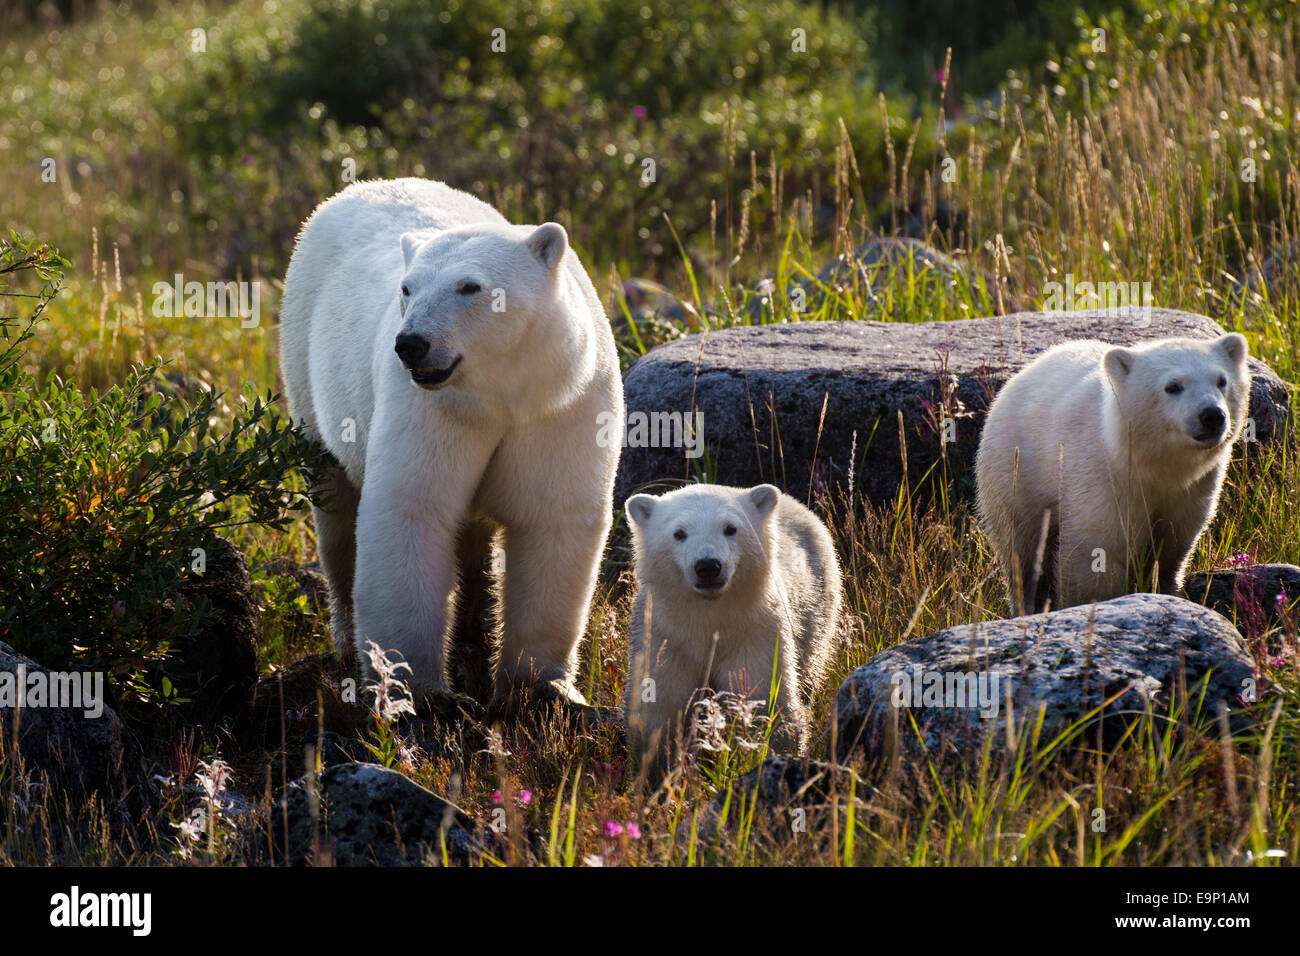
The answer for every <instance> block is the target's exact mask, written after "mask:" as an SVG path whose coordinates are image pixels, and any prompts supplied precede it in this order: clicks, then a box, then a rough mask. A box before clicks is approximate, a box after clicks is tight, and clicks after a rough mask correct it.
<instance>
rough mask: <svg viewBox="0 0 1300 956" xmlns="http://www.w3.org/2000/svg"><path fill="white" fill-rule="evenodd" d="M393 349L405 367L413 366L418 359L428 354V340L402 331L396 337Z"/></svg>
mask: <svg viewBox="0 0 1300 956" xmlns="http://www.w3.org/2000/svg"><path fill="white" fill-rule="evenodd" d="M393 351H394V352H396V353H397V357H398V358H399V359H401V360H402V364H403V365H405V366H406V367H407V368H415V367H416V365H417V363H418V362H419V361H420V359H422V358H424V357H425V356H426V355H428V354H429V340H428V339H426V338H423V337H421V336H419V335H413V334H411V333H410V332H403V333H402V334H401V335H399V336H398V337H397V344H396V345H395V346H393Z"/></svg>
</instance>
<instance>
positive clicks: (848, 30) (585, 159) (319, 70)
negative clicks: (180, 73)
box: [169, 0, 935, 268]
mask: <svg viewBox="0 0 1300 956" xmlns="http://www.w3.org/2000/svg"><path fill="white" fill-rule="evenodd" d="M244 12H245V11H243V10H242V9H237V10H236V11H234V12H233V13H232V15H231V16H230V17H228V18H227V19H226V20H225V21H223V22H222V23H221V24H219V25H217V26H214V27H213V28H212V30H211V31H210V37H209V52H208V53H206V54H204V55H203V56H202V57H197V58H195V71H194V72H193V74H192V76H191V78H190V80H189V82H188V83H185V84H183V85H182V87H181V89H180V90H179V92H176V93H174V94H170V95H169V103H170V106H169V111H170V112H169V115H170V121H171V124H172V125H173V126H174V127H175V129H176V131H177V135H178V136H179V137H180V143H181V148H182V150H183V152H184V153H185V154H186V155H187V156H192V157H205V158H206V161H208V162H209V163H210V164H211V166H212V171H211V173H212V174H211V175H210V176H208V177H207V179H206V185H205V192H206V193H207V196H206V197H205V198H204V199H203V200H201V201H202V202H203V203H204V204H205V209H204V210H202V212H203V214H204V215H205V217H208V218H211V219H213V220H214V221H220V222H224V221H226V218H227V217H226V216H225V215H224V212H225V206H226V204H227V201H226V200H224V199H221V198H219V194H220V191H221V190H222V189H224V188H226V187H225V186H223V185H221V184H223V183H226V182H229V189H230V190H231V199H230V200H229V203H230V204H231V205H242V204H244V203H246V202H247V190H246V189H245V188H243V187H242V186H241V185H240V183H241V179H242V173H241V169H243V168H244V167H248V168H251V169H256V167H257V165H258V161H257V158H256V157H258V156H271V155H275V156H279V157H282V158H285V157H287V160H283V161H288V162H292V163H294V165H295V166H301V167H302V168H303V169H305V170H313V171H315V173H316V174H317V175H319V171H320V170H322V169H324V170H326V172H327V173H328V172H329V171H330V167H331V166H333V168H334V169H338V168H339V164H340V163H341V161H342V160H344V159H351V160H353V161H354V162H355V163H356V176H357V177H358V178H382V177H387V176H393V175H412V174H413V175H428V176H431V177H433V178H437V179H442V180H446V181H448V182H451V183H453V184H455V185H457V186H461V187H462V188H465V189H469V190H470V191H472V192H475V193H476V194H478V195H480V196H482V197H483V198H484V199H486V200H488V201H490V202H494V203H496V204H497V205H498V206H500V207H501V208H502V211H503V212H505V213H506V214H507V215H509V216H512V217H516V218H518V219H525V220H530V221H536V220H540V219H546V218H567V219H568V220H569V221H571V222H573V223H580V224H581V235H582V236H583V237H584V243H585V248H584V251H586V252H587V253H589V254H590V255H592V256H594V257H607V256H621V257H623V263H621V265H626V264H627V263H629V262H630V263H631V264H632V267H633V268H636V267H637V266H638V265H639V264H640V262H642V261H643V260H646V259H648V260H652V261H653V260H659V261H660V262H664V261H673V260H675V259H676V258H677V249H676V243H675V241H674V239H673V238H672V236H671V233H670V232H669V230H668V229H667V227H666V225H665V223H664V216H665V215H667V216H669V217H670V218H671V220H672V222H673V224H674V225H675V226H676V228H677V231H678V234H679V235H680V236H681V237H682V239H683V241H684V242H685V243H686V244H687V245H692V244H694V243H704V242H707V241H708V239H709V234H710V229H711V225H712V223H713V222H715V221H717V222H724V223H725V222H726V217H727V214H728V212H732V213H736V212H737V211H738V210H739V209H740V208H741V206H742V203H743V202H745V201H746V200H745V199H744V195H743V194H744V193H749V198H748V202H750V203H752V204H753V209H752V211H753V212H754V213H755V214H757V213H760V212H763V211H765V210H767V209H769V208H770V207H771V204H772V200H773V198H774V197H773V195H772V194H773V192H774V190H773V186H772V184H771V183H770V182H769V181H768V180H769V170H770V168H771V166H772V163H771V160H772V159H773V158H775V165H776V167H778V168H779V169H780V173H781V177H782V188H781V192H782V194H783V196H784V197H787V198H788V197H796V196H804V195H809V196H811V197H812V198H813V199H814V202H816V203H818V204H819V207H820V206H829V203H830V199H831V197H833V196H834V195H835V190H836V172H835V168H836V152H837V150H838V149H839V148H840V146H841V143H842V141H843V139H844V134H845V132H847V138H848V141H849V142H850V143H851V144H852V146H853V148H854V149H855V150H857V152H858V154H859V156H867V155H872V156H878V157H880V158H882V159H883V157H884V154H885V140H886V126H885V124H884V122H883V120H882V116H881V110H880V105H879V102H878V98H877V94H876V92H875V78H874V75H873V73H874V71H873V63H874V60H873V54H872V48H871V40H872V32H871V27H870V21H869V19H868V18H866V17H865V16H855V17H850V16H847V15H845V14H843V13H841V12H839V11H838V10H836V9H833V8H823V7H822V6H820V5H813V4H806V3H801V2H798V0H777V2H773V3H768V2H760V0H725V2H712V0H709V2H705V0H696V2H690V3H680V2H671V0H645V2H644V3H638V4H634V5H627V4H605V3H601V2H597V0H524V2H512V0H475V2H465V0H449V2H448V3H445V4H429V3H427V2H425V0H392V2H386V3H376V2H372V0H287V2H285V3H283V4H281V5H280V7H279V8H278V10H277V11H276V12H275V13H274V14H271V15H265V14H260V13H259V15H258V16H256V17H253V18H250V17H248V16H245V15H244ZM498 29H500V30H504V31H505V33H504V37H503V39H504V43H505V47H504V49H503V50H494V49H493V40H494V31H496V30H498ZM796 31H802V32H801V33H799V34H796ZM796 46H798V47H799V49H795V47H796ZM343 64H346V68H342V65H343ZM890 112H891V114H893V116H894V117H895V119H894V120H892V121H891V122H890V123H889V124H888V127H887V135H888V138H889V139H891V140H892V141H893V144H894V147H895V149H896V152H897V153H898V154H899V155H900V156H901V155H903V154H904V152H906V148H907V141H908V139H909V137H910V136H911V135H912V134H913V125H912V122H911V114H912V113H913V107H912V105H911V104H910V103H905V104H893V105H891V110H890ZM902 117H905V118H906V120H904V119H902ZM841 120H842V121H843V124H844V130H843V131H842V130H841ZM934 149H935V147H934V124H933V123H929V122H926V123H923V124H922V126H921V129H920V135H919V139H918V142H917V144H916V146H915V148H914V150H913V156H914V162H915V166H916V168H928V167H929V166H930V165H932V159H933V156H934ZM751 152H752V153H753V154H754V162H753V164H752V166H751V159H750V154H751ZM646 160H653V161H654V163H655V166H656V168H655V175H654V181H653V182H647V181H646V180H645V178H644V176H643V173H644V171H645V163H646ZM861 165H862V172H863V182H862V192H863V195H862V197H861V198H860V199H859V205H858V209H859V210H860V211H863V212H866V211H868V209H875V208H877V207H878V206H879V205H880V203H881V201H882V197H884V196H886V195H887V193H888V191H889V177H888V172H887V165H886V164H885V163H883V162H865V161H864V162H863V163H862V164H861ZM319 185H320V188H321V189H322V190H326V191H328V190H331V189H337V188H338V187H339V186H341V185H342V181H341V179H340V177H339V176H338V175H335V176H333V178H332V179H326V180H325V181H324V182H322V183H320V184H319ZM235 197H238V198H237V199H236V198H235ZM715 202H717V206H716V208H715V207H714V205H713V204H714V203H715ZM728 203H730V205H731V208H730V209H728ZM290 218H292V217H290ZM734 218H736V219H739V218H740V217H739V215H738V214H737V215H735V217H734ZM724 228H725V226H724ZM629 235H630V236H631V237H632V245H633V248H632V250H630V251H629V249H628V245H629V243H628V241H627V240H628V237H629ZM586 237H594V239H595V241H593V242H590V243H586V242H585V238H586ZM265 251H266V252H267V253H268V254H274V250H272V249H267V250H265ZM730 252H731V250H724V251H723V254H724V255H725V254H729V253H730Z"/></svg>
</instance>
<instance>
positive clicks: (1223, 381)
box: [1219, 375, 1228, 389]
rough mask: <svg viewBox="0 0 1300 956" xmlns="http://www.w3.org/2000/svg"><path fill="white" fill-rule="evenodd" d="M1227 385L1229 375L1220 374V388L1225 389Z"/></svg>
mask: <svg viewBox="0 0 1300 956" xmlns="http://www.w3.org/2000/svg"><path fill="white" fill-rule="evenodd" d="M1227 387H1228V376H1226V375H1220V376H1219V388H1220V389H1225V388H1227Z"/></svg>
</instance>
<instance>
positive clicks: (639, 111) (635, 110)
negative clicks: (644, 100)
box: [632, 104, 645, 119]
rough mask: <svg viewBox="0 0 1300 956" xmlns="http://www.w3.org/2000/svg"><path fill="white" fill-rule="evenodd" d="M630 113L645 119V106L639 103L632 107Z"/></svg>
mask: <svg viewBox="0 0 1300 956" xmlns="http://www.w3.org/2000/svg"><path fill="white" fill-rule="evenodd" d="M632 115H633V116H635V117H636V118H637V119H645V107H644V106H641V105H640V104H638V105H636V106H634V107H632Z"/></svg>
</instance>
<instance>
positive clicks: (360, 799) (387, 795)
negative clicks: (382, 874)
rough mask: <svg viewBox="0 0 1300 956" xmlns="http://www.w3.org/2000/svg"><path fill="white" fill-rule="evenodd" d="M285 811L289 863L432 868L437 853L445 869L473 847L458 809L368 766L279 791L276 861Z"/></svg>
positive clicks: (281, 856) (348, 766) (341, 769)
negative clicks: (314, 806) (422, 866)
mask: <svg viewBox="0 0 1300 956" xmlns="http://www.w3.org/2000/svg"><path fill="white" fill-rule="evenodd" d="M313 803H315V805H316V807H317V808H318V809H317V810H316V812H315V813H313ZM286 813H287V814H288V835H289V846H288V860H289V862H290V863H292V864H293V865H303V864H309V863H310V864H323V863H331V862H332V863H334V864H337V865H339V866H418V865H421V864H427V865H435V866H436V865H441V864H442V862H443V859H444V848H445V854H446V861H447V862H448V863H451V864H466V863H468V862H469V861H470V859H471V857H472V856H473V854H474V853H475V851H476V850H477V848H478V846H479V843H478V840H477V838H476V837H475V835H474V825H473V822H472V821H471V820H470V819H469V817H468V816H466V815H465V813H464V812H463V811H461V810H460V809H459V808H458V807H456V806H455V805H454V804H452V803H449V802H448V801H446V800H444V799H442V798H441V797H439V796H437V795H435V794H433V793H431V792H429V791H428V790H426V789H424V788H423V787H421V786H420V785H419V784H417V783H415V782H413V781H411V780H409V779H407V778H406V777H404V776H402V775H401V774H400V773H398V772H397V771H395V770H388V769H387V768H385V767H381V766H379V765H378V764H373V763H344V764H339V765H336V766H332V767H329V768H327V769H326V770H325V771H323V772H322V773H321V774H320V776H319V777H317V778H315V780H314V781H313V780H310V779H309V778H307V777H302V778H299V779H298V780H295V781H294V782H293V783H291V784H289V786H288V787H287V788H285V794H284V796H283V797H281V799H280V801H279V804H278V806H277V807H276V808H275V809H274V810H273V813H272V820H271V824H272V825H271V827H270V829H271V834H272V839H273V841H274V842H275V843H276V844H277V848H276V849H277V852H276V857H275V860H276V862H283V861H284V860H285V858H286V854H285V848H284V846H283V843H284V826H283V824H282V822H281V821H282V820H283V819H284V815H285V814H286Z"/></svg>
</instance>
